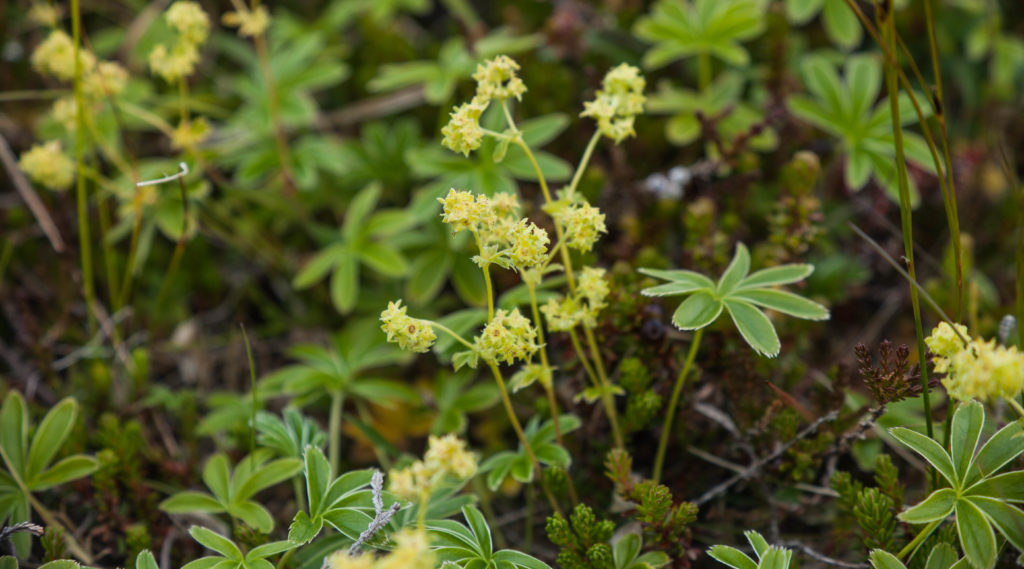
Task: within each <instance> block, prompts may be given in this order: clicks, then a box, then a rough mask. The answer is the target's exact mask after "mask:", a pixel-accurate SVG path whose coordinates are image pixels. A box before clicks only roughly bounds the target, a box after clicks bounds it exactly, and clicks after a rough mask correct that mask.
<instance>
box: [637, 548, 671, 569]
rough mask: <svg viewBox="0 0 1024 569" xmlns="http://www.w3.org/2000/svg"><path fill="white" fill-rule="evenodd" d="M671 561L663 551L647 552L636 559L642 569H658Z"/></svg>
mask: <svg viewBox="0 0 1024 569" xmlns="http://www.w3.org/2000/svg"><path fill="white" fill-rule="evenodd" d="M671 561H672V558H671V557H669V556H668V554H667V553H665V552H664V551H648V552H647V553H644V554H643V555H641V556H640V557H638V558H637V559H636V562H637V563H639V564H640V567H642V568H643V569H658V568H659V567H664V566H665V565H668V564H669V562H671Z"/></svg>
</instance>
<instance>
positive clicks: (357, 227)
mask: <svg viewBox="0 0 1024 569" xmlns="http://www.w3.org/2000/svg"><path fill="white" fill-rule="evenodd" d="M378 199H380V186H379V185H377V184H370V185H369V186H367V187H365V188H363V190H362V191H360V192H359V193H358V194H356V196H355V197H354V198H352V201H351V202H349V204H348V208H347V209H346V211H345V221H344V222H343V223H342V235H344V237H345V241H348V242H350V243H351V242H353V241H355V239H356V237H358V236H359V234H360V232H361V229H362V228H363V225H364V224H365V223H366V219H367V218H368V217H369V216H370V212H372V211H373V208H374V207H375V206H376V205H377V200H378Z"/></svg>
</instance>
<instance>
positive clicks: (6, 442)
mask: <svg viewBox="0 0 1024 569" xmlns="http://www.w3.org/2000/svg"><path fill="white" fill-rule="evenodd" d="M0 450H2V451H3V457H4V459H5V461H6V462H8V463H9V464H8V467H9V468H10V469H11V470H12V471H14V472H17V473H18V474H19V475H22V476H24V474H25V455H26V453H27V451H28V409H27V407H26V405H25V399H24V398H23V397H22V396H21V393H18V392H17V391H13V390H12V391H9V392H8V393H7V396H6V397H4V404H3V406H2V407H0Z"/></svg>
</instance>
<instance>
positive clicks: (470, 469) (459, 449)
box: [423, 434, 477, 480]
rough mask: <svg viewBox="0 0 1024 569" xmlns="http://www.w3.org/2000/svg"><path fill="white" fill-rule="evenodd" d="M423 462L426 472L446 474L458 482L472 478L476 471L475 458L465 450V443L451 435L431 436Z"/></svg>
mask: <svg viewBox="0 0 1024 569" xmlns="http://www.w3.org/2000/svg"><path fill="white" fill-rule="evenodd" d="M423 461H424V463H425V464H426V466H427V469H428V470H437V471H443V472H447V473H448V474H451V475H453V476H455V477H456V478H458V479H460V480H467V479H469V478H472V477H473V475H475V474H476V470H477V463H476V457H475V456H474V455H473V453H471V452H469V451H468V450H466V441H464V440H462V439H460V438H459V437H457V436H455V435H453V434H448V435H445V436H443V437H436V436H434V435H431V436H430V439H429V442H428V444H427V452H426V453H425V454H424V455H423Z"/></svg>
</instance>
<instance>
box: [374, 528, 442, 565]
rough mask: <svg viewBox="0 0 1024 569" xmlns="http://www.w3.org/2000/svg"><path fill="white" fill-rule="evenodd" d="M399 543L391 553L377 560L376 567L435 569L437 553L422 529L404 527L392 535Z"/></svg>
mask: <svg viewBox="0 0 1024 569" xmlns="http://www.w3.org/2000/svg"><path fill="white" fill-rule="evenodd" d="M391 539H392V540H393V541H394V542H395V543H396V544H397V546H396V547H395V549H394V550H392V551H391V553H389V554H387V555H385V556H383V557H381V558H380V559H378V560H377V564H376V565H375V566H374V569H435V567H437V555H436V554H435V553H434V551H433V550H432V549H430V538H428V537H427V533H426V532H425V531H422V530H412V529H403V530H401V531H399V532H398V533H396V534H394V535H392V536H391Z"/></svg>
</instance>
